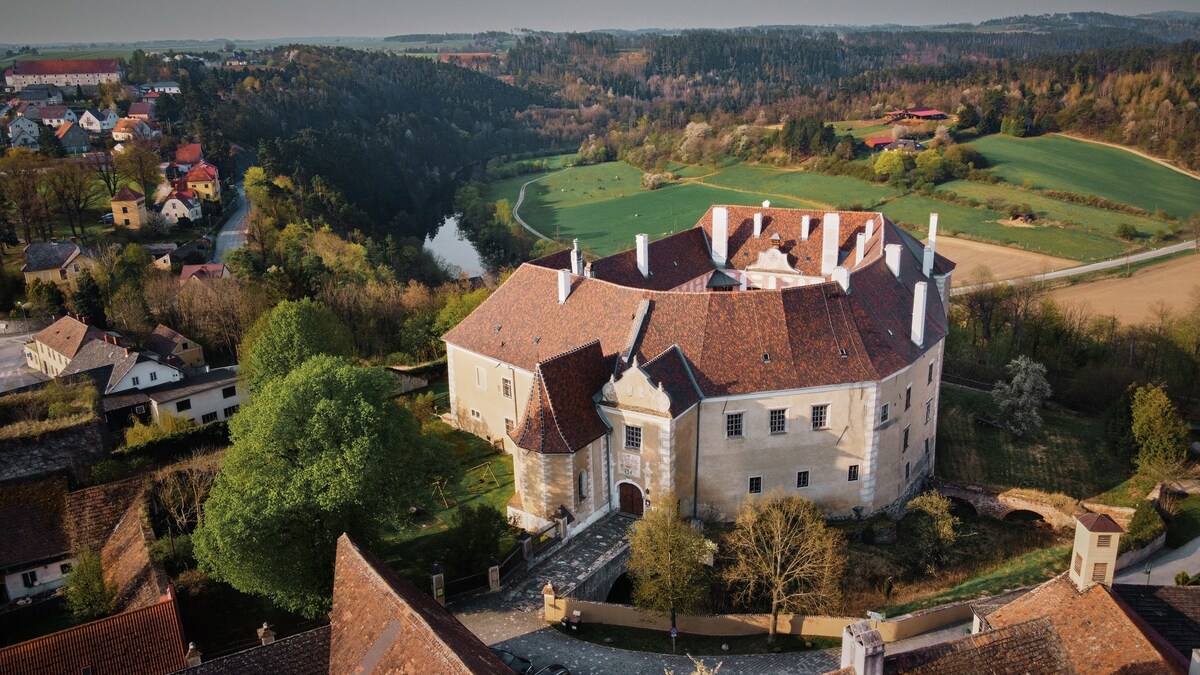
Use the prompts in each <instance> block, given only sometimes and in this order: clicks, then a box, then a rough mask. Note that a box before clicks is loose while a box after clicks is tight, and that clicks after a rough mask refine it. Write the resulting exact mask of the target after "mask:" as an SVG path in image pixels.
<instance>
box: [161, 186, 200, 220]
mask: <svg viewBox="0 0 1200 675" xmlns="http://www.w3.org/2000/svg"><path fill="white" fill-rule="evenodd" d="M159 212H160V213H162V215H163V218H166V219H167V221H168V222H170V223H172V224H174V223H178V222H179V219H180V218H187V219H188V220H191V221H192V222H193V223H196V222H199V221H200V219H201V218H203V217H204V213H203V210H202V209H201V207H200V200H199V199H197V198H196V193H195V192H192V191H191V190H173V191H172V192H171V194H169V195H167V200H166V201H165V202H163V203H162V205H160V206H159Z"/></svg>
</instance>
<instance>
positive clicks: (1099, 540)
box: [1096, 534, 1112, 548]
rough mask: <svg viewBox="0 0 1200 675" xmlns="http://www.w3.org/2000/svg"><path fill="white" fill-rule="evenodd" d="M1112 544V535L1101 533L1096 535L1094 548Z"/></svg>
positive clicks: (1106, 546)
mask: <svg viewBox="0 0 1200 675" xmlns="http://www.w3.org/2000/svg"><path fill="white" fill-rule="evenodd" d="M1110 546H1112V535H1111V534H1102V535H1100V536H1098V537H1096V548H1108V547H1110Z"/></svg>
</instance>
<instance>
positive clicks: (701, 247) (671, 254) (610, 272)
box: [568, 227, 716, 291]
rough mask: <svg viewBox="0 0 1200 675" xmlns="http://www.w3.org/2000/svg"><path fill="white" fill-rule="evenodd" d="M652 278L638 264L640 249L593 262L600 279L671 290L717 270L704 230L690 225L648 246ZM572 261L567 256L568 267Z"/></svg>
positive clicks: (595, 272) (594, 272)
mask: <svg viewBox="0 0 1200 675" xmlns="http://www.w3.org/2000/svg"><path fill="white" fill-rule="evenodd" d="M647 248H648V251H649V255H648V256H647V257H648V259H649V268H650V277H649V278H646V277H643V276H642V273H641V272H640V271H638V267H637V250H636V249H629V250H628V251H622V252H621V253H616V254H613V255H610V256H608V257H607V258H601V259H599V260H596V261H594V262H592V273H593V275H594V276H595V277H596V278H597V279H603V280H604V281H611V282H612V283H614V284H618V285H621V286H628V287H630V288H646V289H651V290H656V291H669V290H671V289H673V288H676V287H678V286H681V285H683V284H685V283H687V282H689V281H691V280H693V279H695V278H696V277H699V276H701V275H703V274H707V273H708V272H712V271H713V270H714V269H716V268H715V267H714V265H713V263H712V258H711V253H710V252H709V249H708V242H707V240H706V239H705V236H704V232H703V231H701V230H700V228H696V227H693V228H689V229H687V230H685V231H683V232H680V233H679V234H677V235H674V236H671V237H666V238H664V239H659V240H658V241H654V242H651V243H650V245H649V246H648V247H647ZM569 264H570V261H569V259H568V267H569Z"/></svg>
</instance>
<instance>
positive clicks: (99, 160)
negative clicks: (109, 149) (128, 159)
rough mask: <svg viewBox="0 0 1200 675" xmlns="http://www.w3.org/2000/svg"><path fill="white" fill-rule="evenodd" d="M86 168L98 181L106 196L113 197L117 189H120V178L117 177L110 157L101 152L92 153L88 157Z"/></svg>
mask: <svg viewBox="0 0 1200 675" xmlns="http://www.w3.org/2000/svg"><path fill="white" fill-rule="evenodd" d="M87 166H88V169H89V170H91V172H92V173H93V174H94V175H95V176H96V178H98V179H99V180H100V184H101V185H103V186H104V191H105V193H106V194H108V195H115V194H116V193H117V189H118V188H120V187H121V177H120V176H118V175H117V169H116V166H115V165H114V164H113V160H112V156H111V155H107V154H105V153H102V152H95V153H92V154H90V155H88V158H87Z"/></svg>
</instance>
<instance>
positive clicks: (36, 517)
mask: <svg viewBox="0 0 1200 675" xmlns="http://www.w3.org/2000/svg"><path fill="white" fill-rule="evenodd" d="M66 501H67V479H66V477H64V476H52V477H50V478H42V479H35V480H28V481H19V482H10V483H4V484H3V485H0V572H3V571H5V570H9V569H14V568H16V567H19V566H20V565H22V564H26V563H33V562H36V561H39V560H46V561H49V560H53V559H55V558H61V557H65V556H66V555H68V553H69V552H70V546H69V544H68V542H67V534H66V530H65V529H64V528H63V511H64V510H65V508H66Z"/></svg>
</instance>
